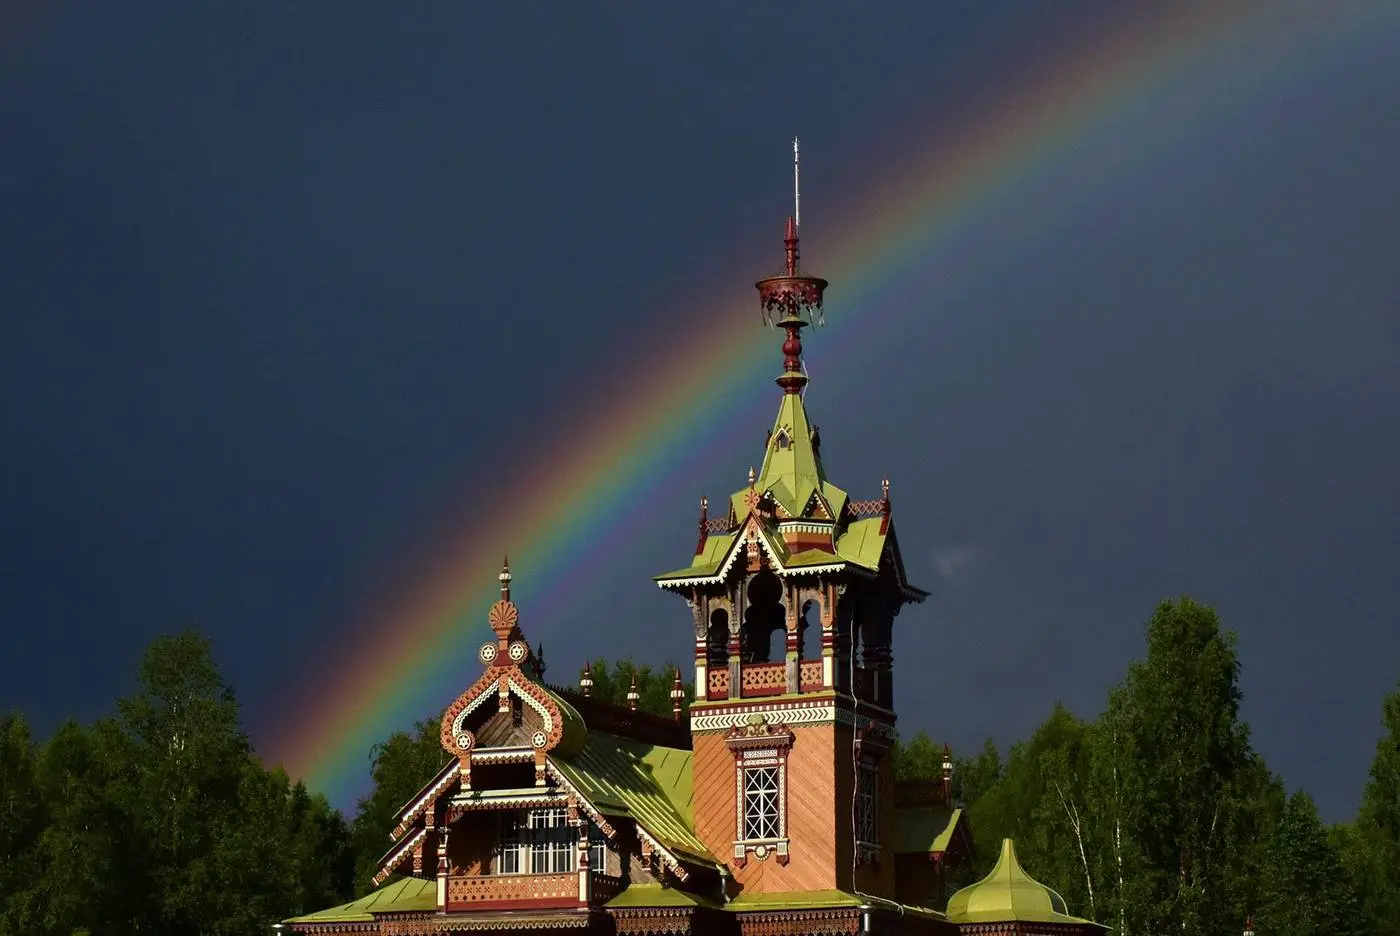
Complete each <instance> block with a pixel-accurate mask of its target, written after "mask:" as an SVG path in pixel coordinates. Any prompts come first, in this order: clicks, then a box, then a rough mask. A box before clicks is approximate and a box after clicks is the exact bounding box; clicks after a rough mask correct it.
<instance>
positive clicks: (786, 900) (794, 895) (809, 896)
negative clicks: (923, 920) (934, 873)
mask: <svg viewBox="0 0 1400 936" xmlns="http://www.w3.org/2000/svg"><path fill="white" fill-rule="evenodd" d="M864 906H869V907H871V908H872V909H875V910H883V911H886V912H890V913H899V912H903V913H910V914H913V915H915V916H921V917H927V918H932V919H938V920H941V919H943V914H941V913H939V912H938V911H937V910H931V909H929V908H928V907H916V906H914V905H912V904H898V903H895V902H894V901H888V900H874V901H872V900H867V899H866V898H864V897H861V896H860V895H858V894H853V893H850V892H849V891H843V890H812V891H776V892H768V893H758V894H753V893H743V894H740V895H739V896H738V897H735V898H734V899H733V900H732V901H730V902H729V905H728V906H727V907H726V908H725V909H727V910H730V911H732V912H734V913H765V912H771V911H774V910H822V909H826V908H828V907H864ZM895 908H899V909H895Z"/></svg>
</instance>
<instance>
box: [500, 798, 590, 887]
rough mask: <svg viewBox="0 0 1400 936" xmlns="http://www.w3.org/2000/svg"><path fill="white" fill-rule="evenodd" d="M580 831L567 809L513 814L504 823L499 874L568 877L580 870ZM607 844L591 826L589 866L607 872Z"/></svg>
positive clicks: (557, 808)
mask: <svg viewBox="0 0 1400 936" xmlns="http://www.w3.org/2000/svg"><path fill="white" fill-rule="evenodd" d="M577 853H578V829H577V828H575V827H573V826H570V825H569V811H568V810H567V809H565V808H564V807H562V806H560V807H555V808H551V809H533V810H530V811H529V812H518V813H511V814H509V815H506V816H503V817H502V819H501V839H500V844H499V845H498V846H497V847H496V873H497V874H568V873H570V872H572V871H575V870H577V860H576V859H575V855H576V854H577ZM607 855H608V840H607V839H606V838H605V837H604V836H603V833H602V831H601V830H599V829H598V828H597V827H596V826H594V825H593V824H592V823H589V829H588V863H589V868H590V869H591V870H594V871H604V870H606V868H607Z"/></svg>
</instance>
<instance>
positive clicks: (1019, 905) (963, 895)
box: [946, 839, 1108, 930]
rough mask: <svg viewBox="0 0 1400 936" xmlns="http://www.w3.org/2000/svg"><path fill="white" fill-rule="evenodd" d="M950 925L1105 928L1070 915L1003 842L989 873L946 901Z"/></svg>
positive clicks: (1012, 846)
mask: <svg viewBox="0 0 1400 936" xmlns="http://www.w3.org/2000/svg"><path fill="white" fill-rule="evenodd" d="M946 912H947V915H948V921H949V922H951V923H959V924H964V923H1059V924H1063V925H1065V926H1075V927H1091V928H1093V929H1094V930H1100V929H1108V927H1106V926H1103V925H1102V924H1099V923H1095V922H1093V921H1092V920H1085V919H1081V918H1080V917H1076V916H1070V914H1069V910H1068V909H1067V908H1066V906H1065V899H1064V898H1063V897H1061V896H1060V895H1059V894H1057V893H1055V891H1054V890H1052V889H1051V888H1049V887H1046V886H1045V885H1044V884H1042V883H1040V882H1039V881H1037V880H1036V879H1035V878H1033V877H1031V876H1030V875H1029V874H1027V873H1026V871H1025V869H1024V868H1022V867H1021V862H1020V861H1018V860H1017V858H1016V846H1015V844H1013V843H1012V841H1011V839H1003V840H1002V843H1001V856H1000V857H999V858H997V863H996V867H994V868H992V870H991V873H990V874H988V875H987V876H986V877H984V878H983V879H982V880H980V881H978V882H977V883H976V884H972V885H969V886H967V887H964V888H963V889H962V890H960V891H958V892H957V893H956V894H954V895H953V896H952V897H951V898H949V899H948V909H947V911H946Z"/></svg>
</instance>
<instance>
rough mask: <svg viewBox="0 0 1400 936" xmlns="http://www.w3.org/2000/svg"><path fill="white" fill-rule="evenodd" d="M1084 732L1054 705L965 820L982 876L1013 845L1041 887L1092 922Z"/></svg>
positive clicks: (1081, 725) (1014, 749)
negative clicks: (1005, 842)
mask: <svg viewBox="0 0 1400 936" xmlns="http://www.w3.org/2000/svg"><path fill="white" fill-rule="evenodd" d="M1088 731H1089V728H1088V726H1087V725H1085V724H1084V723H1083V722H1081V721H1080V720H1079V719H1077V718H1075V717H1074V715H1072V714H1071V713H1070V712H1069V710H1068V709H1066V708H1064V707H1063V706H1061V705H1058V704H1057V705H1056V706H1055V708H1054V709H1053V710H1052V711H1051V713H1050V717H1049V719H1047V720H1046V722H1045V723H1044V724H1043V725H1041V726H1040V727H1039V728H1038V729H1036V731H1035V733H1034V734H1033V735H1032V736H1031V738H1030V740H1029V741H1025V742H1022V743H1019V744H1014V745H1012V747H1011V750H1010V752H1009V753H1008V756H1007V761H1006V766H1005V768H1004V770H1002V771H1001V772H1000V775H999V778H998V779H997V781H995V782H994V783H992V784H990V785H989V786H988V787H987V788H986V790H985V792H984V793H982V794H981V795H980V796H978V797H977V798H976V799H975V800H972V801H971V805H970V806H969V807H968V818H969V820H970V822H971V825H972V830H973V840H974V843H975V845H976V849H977V855H978V859H979V860H978V871H979V872H983V873H985V872H986V871H989V870H991V866H992V864H993V863H995V861H996V858H997V855H998V853H999V851H1000V844H1001V840H1002V839H1004V838H1011V839H1015V840H1016V843H1017V851H1018V854H1019V855H1020V857H1021V859H1022V860H1023V861H1024V862H1025V863H1026V864H1028V865H1030V866H1032V867H1034V868H1035V869H1036V874H1037V875H1039V877H1040V879H1041V880H1043V881H1044V882H1045V883H1047V884H1049V885H1050V886H1052V887H1054V888H1055V890H1057V891H1059V892H1060V894H1061V895H1063V896H1064V898H1065V900H1066V901H1067V902H1068V903H1069V906H1070V907H1071V909H1072V910H1074V911H1076V912H1078V913H1080V914H1082V915H1085V916H1090V917H1092V915H1093V913H1094V900H1093V895H1094V888H1093V886H1092V883H1091V881H1090V879H1089V876H1088V869H1087V867H1086V864H1087V854H1088V852H1087V850H1088V848H1089V847H1090V846H1089V843H1088V842H1087V838H1088V836H1089V835H1090V831H1091V826H1090V823H1091V817H1090V815H1089V813H1088V807H1087V804H1086V802H1085V795H1086V780H1085V771H1086V762H1087V754H1086V745H1087V735H1088ZM983 756H984V757H986V753H985V752H984V755H983Z"/></svg>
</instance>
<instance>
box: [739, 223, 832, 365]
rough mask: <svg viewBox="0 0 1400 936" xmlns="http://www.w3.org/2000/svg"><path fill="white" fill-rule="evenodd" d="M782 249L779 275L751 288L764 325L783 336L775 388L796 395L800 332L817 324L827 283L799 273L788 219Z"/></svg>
mask: <svg viewBox="0 0 1400 936" xmlns="http://www.w3.org/2000/svg"><path fill="white" fill-rule="evenodd" d="M783 246H784V248H785V251H786V254H787V262H786V264H785V265H784V270H783V272H782V273H779V274H777V275H774V276H769V277H767V278H765V279H761V280H759V281H758V282H757V283H755V284H754V285H755V286H757V287H758V299H759V306H760V308H761V309H762V310H763V320H764V322H766V323H767V324H769V325H777V326H779V327H781V328H782V329H783V332H784V333H785V338H784V340H783V374H782V376H781V377H779V378H778V386H780V387H782V388H783V392H784V393H799V392H801V390H802V388H803V387H805V386H806V385H807V375H806V374H804V373H803V372H802V329H804V328H806V327H807V326H808V325H820V324H821V322H822V293H823V292H824V291H825V289H826V286H827V282H826V280H824V279H821V278H819V277H816V276H806V275H804V274H803V273H802V272H801V267H800V266H799V263H798V260H799V256H800V255H799V253H798V240H797V224H796V222H794V221H793V219H792V218H788V219H787V230H786V232H785V233H784V236H783Z"/></svg>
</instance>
